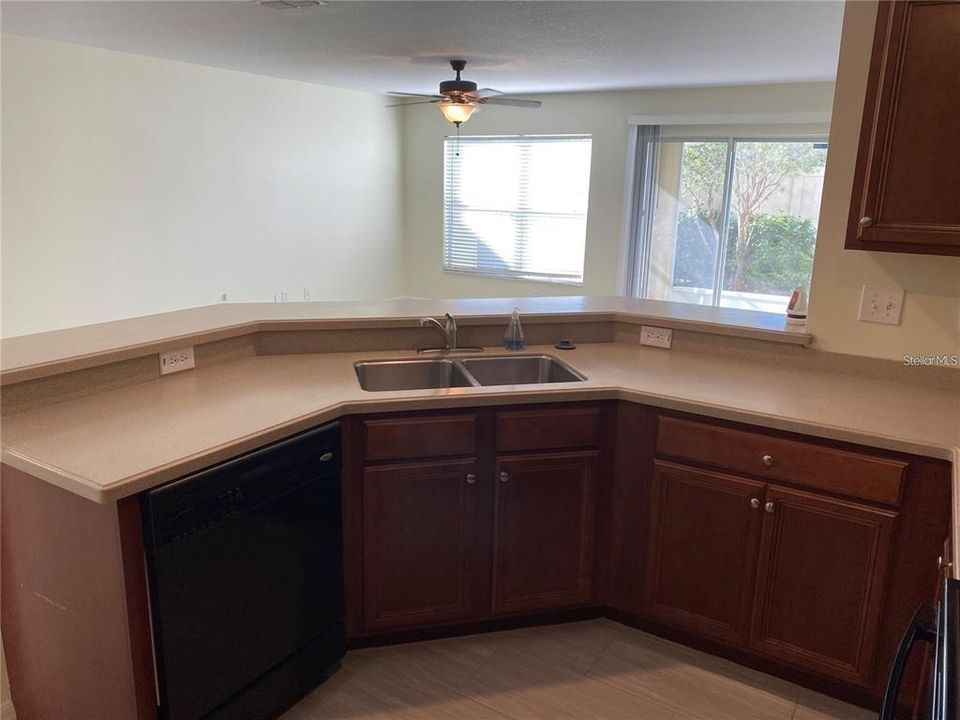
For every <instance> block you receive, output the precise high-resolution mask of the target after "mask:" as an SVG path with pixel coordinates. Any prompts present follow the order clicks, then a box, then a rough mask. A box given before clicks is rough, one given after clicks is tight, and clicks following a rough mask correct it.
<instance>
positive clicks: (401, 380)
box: [354, 355, 586, 392]
mask: <svg viewBox="0 0 960 720" xmlns="http://www.w3.org/2000/svg"><path fill="white" fill-rule="evenodd" d="M354 367H355V369H356V371H357V379H358V380H359V381H360V387H361V388H363V389H364V390H369V391H373V392H378V391H379V392H383V391H387V390H430V389H441V388H457V387H486V386H489V385H527V384H531V383H558V382H581V381H583V380H586V376H585V375H583V374H582V373H580V372H578V371H577V370H574V369H573V368H572V367H570V366H569V365H567V364H566V363H565V362H563V361H562V360H560V359H559V358H555V357H553V356H552V355H507V356H494V357H472V358H434V359H416V360H368V361H364V362H358V363H356V364H355V365H354Z"/></svg>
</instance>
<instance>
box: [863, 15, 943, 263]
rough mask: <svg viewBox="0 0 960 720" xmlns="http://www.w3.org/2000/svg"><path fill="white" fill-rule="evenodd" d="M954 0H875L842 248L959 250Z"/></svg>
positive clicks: (916, 251) (940, 252)
mask: <svg viewBox="0 0 960 720" xmlns="http://www.w3.org/2000/svg"><path fill="white" fill-rule="evenodd" d="M958 67H960V2H930V1H921V0H897V1H896V2H894V1H892V0H881V2H880V4H879V9H878V14H877V26H876V32H875V36H874V45H873V57H872V60H871V65H870V75H869V80H868V85H867V94H866V101H865V104H864V114H863V124H862V126H861V131H860V148H859V155H858V157H857V166H856V174H855V176H854V186H853V196H852V201H851V207H850V217H849V220H848V224H847V238H846V247H847V248H848V249H855V250H880V251H890V252H910V253H930V254H938V255H960V203H958V202H957V198H958V197H960V133H957V118H958V117H960V72H958V71H957V68H958Z"/></svg>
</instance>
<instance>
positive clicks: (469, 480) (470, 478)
mask: <svg viewBox="0 0 960 720" xmlns="http://www.w3.org/2000/svg"><path fill="white" fill-rule="evenodd" d="M476 481H477V476H476V475H474V474H473V473H467V485H473V484H474V483H475V482H476Z"/></svg>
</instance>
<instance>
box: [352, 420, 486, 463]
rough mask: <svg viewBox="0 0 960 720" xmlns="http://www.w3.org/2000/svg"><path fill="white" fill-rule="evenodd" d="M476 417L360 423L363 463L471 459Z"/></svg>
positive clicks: (368, 421) (474, 450) (474, 440)
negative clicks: (422, 458)
mask: <svg viewBox="0 0 960 720" xmlns="http://www.w3.org/2000/svg"><path fill="white" fill-rule="evenodd" d="M476 435H477V418H476V415H431V416H429V417H407V418H387V419H384V420H367V421H365V422H364V423H363V457H364V459H365V460H402V459H405V458H419V457H440V456H444V455H473V454H474V453H475V452H476Z"/></svg>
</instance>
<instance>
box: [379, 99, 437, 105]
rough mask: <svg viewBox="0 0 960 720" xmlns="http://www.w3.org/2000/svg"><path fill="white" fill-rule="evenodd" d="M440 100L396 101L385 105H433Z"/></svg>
mask: <svg viewBox="0 0 960 720" xmlns="http://www.w3.org/2000/svg"><path fill="white" fill-rule="evenodd" d="M438 102H440V101H439V100H419V101H417V102H406V103H394V104H393V105H384V107H409V106H410V105H433V104H434V103H438Z"/></svg>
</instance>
